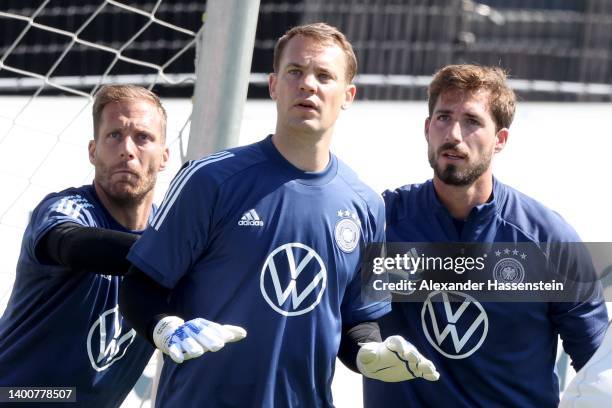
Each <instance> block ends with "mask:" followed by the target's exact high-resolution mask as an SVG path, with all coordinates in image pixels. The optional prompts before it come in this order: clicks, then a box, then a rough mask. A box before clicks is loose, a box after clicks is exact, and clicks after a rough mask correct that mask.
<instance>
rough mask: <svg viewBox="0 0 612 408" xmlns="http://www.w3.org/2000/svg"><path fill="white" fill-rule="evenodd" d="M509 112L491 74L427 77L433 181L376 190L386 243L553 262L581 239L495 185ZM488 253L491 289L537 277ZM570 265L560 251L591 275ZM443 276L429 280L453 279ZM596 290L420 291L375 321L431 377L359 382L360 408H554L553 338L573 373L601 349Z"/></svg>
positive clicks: (511, 106)
mask: <svg viewBox="0 0 612 408" xmlns="http://www.w3.org/2000/svg"><path fill="white" fill-rule="evenodd" d="M514 111H515V95H514V92H513V91H512V90H511V89H510V88H509V87H508V85H507V84H506V75H505V73H504V72H503V70H502V69H500V68H497V67H483V66H477V65H450V66H446V67H444V68H442V69H441V70H439V71H438V72H437V73H436V74H435V76H434V78H433V80H432V82H431V84H430V86H429V116H428V117H427V119H426V120H425V138H426V140H427V144H428V158H429V163H430V165H431V167H432V168H433V171H434V176H433V179H432V180H429V181H426V182H425V183H422V184H412V185H406V186H403V187H400V188H398V189H396V190H394V191H390V190H389V191H386V192H385V193H384V200H385V203H386V211H387V231H386V237H387V241H388V242H389V243H392V242H398V243H400V242H407V243H424V242H427V243H432V245H435V244H436V243H442V244H448V243H452V242H458V243H482V242H487V243H499V242H501V243H506V244H507V245H508V246H509V247H510V246H512V244H513V243H521V244H523V245H531V248H533V253H536V254H538V255H539V256H541V258H544V259H548V260H549V261H550V263H551V264H554V263H555V262H557V261H559V260H558V259H554V256H552V257H551V253H550V252H548V251H549V249H550V247H551V246H553V247H554V245H555V243H577V242H579V241H580V240H579V237H578V235H577V234H576V232H575V231H574V230H573V229H572V228H571V227H570V226H569V225H568V224H567V223H566V222H565V221H564V220H563V219H562V218H561V217H560V216H559V215H558V214H557V213H555V212H553V211H551V210H549V209H548V208H546V207H544V206H543V205H542V204H540V203H538V202H537V201H535V200H533V199H532V198H530V197H527V196H525V195H524V194H522V193H520V192H518V191H516V190H514V189H513V188H511V187H509V186H507V185H504V184H503V183H501V182H500V181H499V180H498V179H496V178H494V177H493V168H492V160H493V157H494V155H495V154H496V153H499V152H501V151H502V150H503V148H504V147H505V145H506V142H507V140H508V136H509V127H510V124H511V123H512V119H513V116H514ZM390 245H391V244H390ZM568 245H570V246H571V244H568ZM463 247H466V246H465V245H464V246H463ZM513 248H514V247H513ZM515 251H516V252H515ZM568 253H570V252H568ZM515 255H516V256H515ZM496 256H498V257H499V258H498V259H500V260H501V258H502V256H503V257H505V258H507V259H506V260H505V261H506V263H505V265H506V267H505V268H504V269H503V270H501V271H500V275H499V276H498V277H497V278H496V281H497V280H502V281H504V280H505V281H508V283H510V282H512V283H517V284H518V283H521V282H522V280H523V279H527V280H528V279H530V278H531V276H533V275H534V274H536V275H537V274H538V273H539V271H537V270H534V269H530V268H529V265H530V264H529V263H528V262H529V261H530V259H529V257H528V256H527V254H525V253H519V251H518V250H517V249H516V248H514V250H513V251H510V250H509V249H507V248H506V249H505V250H504V251H503V252H502V251H500V253H499V254H492V258H495V257H496ZM513 256H514V258H513ZM511 258H512V259H511ZM517 258H518V260H517ZM577 262H581V261H577V260H576V259H575V258H574V257H573V255H572V254H571V253H570V255H569V256H568V257H567V258H566V259H563V260H562V262H560V264H561V266H562V268H568V269H571V268H573V267H575V266H576V265H578V267H577V269H578V268H580V267H582V266H584V268H585V269H588V268H589V266H588V265H589V264H588V263H585V264H583V265H582V266H581V265H579V264H578V263H577ZM523 263H524V264H525V265H527V266H526V267H525V268H524V272H523V274H521V273H519V272H520V268H522V266H521V265H522V264H523ZM493 269H494V268H493ZM491 272H492V271H491V270H488V269H487V270H483V271H479V272H478V273H479V275H478V274H477V275H478V276H480V277H484V278H483V281H484V280H485V279H486V278H489V279H493V278H492V275H491ZM574 272H579V271H569V273H570V274H572V273H574ZM423 273H425V272H423ZM445 273H446V275H438V278H442V277H444V276H446V277H447V278H449V275H457V276H458V277H459V276H460V275H458V274H454V273H453V271H448V272H445ZM475 276H476V275H475ZM566 276H567V275H566ZM570 277H571V276H570ZM423 279H425V278H423ZM449 279H453V277H452V276H451V277H450V278H449ZM457 279H459V278H457ZM594 287H595V290H594V291H593V292H592V294H593V296H592V297H591V298H589V299H581V300H580V301H573V302H570V301H566V302H549V301H531V302H515V301H509V302H502V301H482V300H479V296H482V295H483V292H476V293H472V292H471V293H467V292H461V291H444V290H442V291H440V290H437V291H436V290H432V291H430V292H426V293H424V294H423V296H425V295H427V298H426V299H425V300H424V301H423V300H421V301H419V302H410V301H408V302H403V303H399V302H394V303H393V308H392V311H391V312H390V313H389V314H388V315H386V316H385V317H383V318H382V319H380V320H379V324H380V330H381V333H382V335H383V336H384V335H386V334H390V333H393V334H399V335H401V336H403V337H404V338H406V339H407V340H409V341H410V342H412V343H413V344H414V345H415V346H416V347H417V348H418V349H419V350H420V351H421V352H423V354H425V355H427V356H428V358H430V359H431V360H432V362H433V363H434V364H435V365H436V367H437V368H438V370H439V371H440V381H438V382H436V383H427V382H423V381H421V382H411V383H401V384H383V383H381V382H375V381H369V380H366V381H365V384H364V399H365V406H366V407H372V408H374V407H383V406H389V407H391V406H417V407H475V406H479V407H480V406H482V407H493V406H516V407H556V406H557V404H558V402H559V385H558V380H557V375H556V373H555V358H556V354H557V353H556V352H557V336H558V335H560V336H561V339H562V340H563V347H564V349H565V351H566V352H567V353H568V354H569V355H570V357H571V358H572V361H573V365H574V367H575V368H576V369H580V367H582V366H583V365H584V364H585V363H586V361H587V360H588V359H589V357H590V356H591V355H592V354H593V353H594V352H595V350H596V349H597V347H598V346H599V344H600V343H601V341H602V337H603V334H604V331H605V327H606V323H607V312H606V308H605V303H604V302H603V300H602V296H601V291H598V290H597V289H596V288H597V285H594ZM499 295H500V296H501V294H499ZM407 296H408V297H410V296H415V293H412V294H409V295H407ZM508 296H519V295H518V294H517V293H516V292H510V295H508ZM500 300H501V298H500ZM532 300H535V298H533V299H532Z"/></svg>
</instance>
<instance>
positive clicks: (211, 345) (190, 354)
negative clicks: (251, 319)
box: [153, 316, 246, 363]
mask: <svg viewBox="0 0 612 408" xmlns="http://www.w3.org/2000/svg"><path fill="white" fill-rule="evenodd" d="M245 337H246V330H244V329H243V328H242V327H239V326H231V325H229V324H224V325H221V324H218V323H215V322H211V321H209V320H206V319H202V318H197V319H193V320H189V321H188V322H184V321H183V319H181V318H180V317H177V316H166V317H164V318H163V319H162V320H160V321H159V322H157V324H156V325H155V329H153V341H154V343H155V345H156V346H157V348H158V349H160V350H161V351H162V352H164V353H165V354H167V355H169V356H170V358H172V360H174V362H176V363H182V362H183V361H185V360H189V359H192V358H196V357H200V356H201V355H202V354H204V353H206V352H207V351H213V352H214V351H218V350H220V349H222V348H223V346H225V343H233V342H236V341H240V340H242V339H244V338H245Z"/></svg>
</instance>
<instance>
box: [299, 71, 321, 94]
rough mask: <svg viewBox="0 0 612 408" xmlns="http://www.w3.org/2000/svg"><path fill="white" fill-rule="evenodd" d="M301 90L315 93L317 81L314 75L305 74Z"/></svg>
mask: <svg viewBox="0 0 612 408" xmlns="http://www.w3.org/2000/svg"><path fill="white" fill-rule="evenodd" d="M300 89H301V90H302V91H306V92H309V93H314V92H315V91H316V89H317V80H316V78H315V76H314V74H305V75H304V76H303V77H302V81H301V82H300Z"/></svg>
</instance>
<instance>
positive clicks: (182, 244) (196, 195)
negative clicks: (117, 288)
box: [127, 159, 218, 288]
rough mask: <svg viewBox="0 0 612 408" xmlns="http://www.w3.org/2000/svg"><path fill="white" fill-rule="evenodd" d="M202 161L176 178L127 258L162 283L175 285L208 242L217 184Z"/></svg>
mask: <svg viewBox="0 0 612 408" xmlns="http://www.w3.org/2000/svg"><path fill="white" fill-rule="evenodd" d="M202 162H204V163H206V161H205V160H204V159H203V160H199V161H194V162H188V163H186V164H185V165H184V166H183V168H182V169H181V170H180V171H179V172H178V173H177V175H176V176H175V177H174V179H173V181H172V183H171V184H170V187H169V188H168V191H167V192H166V196H165V197H164V200H163V202H162V204H161V205H160V207H159V209H158V211H157V213H156V215H155V217H153V219H152V220H151V221H150V223H149V226H148V228H147V229H146V230H145V232H144V233H143V234H142V236H141V237H140V239H139V240H138V241H137V242H136V243H135V244H134V246H133V247H132V249H131V250H130V252H129V254H128V257H127V258H128V260H129V261H130V262H131V263H133V264H134V265H136V266H137V267H138V268H139V269H141V270H142V271H143V272H145V273H146V274H147V275H148V276H149V277H151V278H152V279H154V280H155V281H156V282H158V283H159V284H161V285H163V286H165V287H167V288H173V287H174V286H175V285H176V283H177V282H178V281H179V280H180V279H181V278H182V277H183V276H184V275H185V274H186V273H187V272H188V271H189V270H190V268H191V267H192V266H193V264H194V263H195V261H196V259H197V258H198V257H199V256H200V255H201V253H202V252H203V250H204V249H205V247H206V245H207V240H208V237H209V227H210V223H211V221H210V220H211V217H212V213H213V206H214V203H215V201H216V196H217V194H218V193H217V191H218V187H217V183H216V182H215V181H214V178H213V177H212V176H211V175H210V173H209V172H208V171H207V170H208V169H207V168H206V167H205V165H202Z"/></svg>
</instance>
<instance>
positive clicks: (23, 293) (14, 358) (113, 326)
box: [0, 86, 168, 407]
mask: <svg viewBox="0 0 612 408" xmlns="http://www.w3.org/2000/svg"><path fill="white" fill-rule="evenodd" d="M93 128H94V139H93V140H91V141H90V143H89V160H90V162H91V163H92V164H93V165H94V167H95V176H94V181H93V184H92V185H85V186H81V187H77V188H68V189H66V190H64V191H61V192H59V193H51V194H49V195H48V196H46V197H45V198H44V199H43V200H42V202H41V203H40V204H39V205H38V206H37V207H36V209H35V210H34V211H33V213H32V217H31V220H30V223H29V224H28V226H27V229H26V231H25V233H24V236H23V242H22V247H21V253H20V256H19V260H18V264H17V273H16V278H15V283H14V287H13V291H12V294H11V297H10V299H9V302H8V306H7V308H6V310H5V313H4V315H3V316H2V319H1V320H0V386H2V387H10V389H13V390H16V389H19V388H21V387H36V388H38V387H75V390H74V391H73V392H72V393H71V394H67V393H64V394H62V395H63V396H64V397H68V395H69V396H70V399H71V400H72V401H76V402H77V406H82V407H116V406H119V405H120V404H121V402H122V401H123V399H124V398H125V397H126V395H127V394H128V393H129V391H130V389H131V388H132V387H133V385H134V384H135V383H136V381H137V380H138V378H139V376H140V374H141V373H142V370H143V369H144V367H145V365H146V364H147V362H148V360H149V358H150V356H151V354H152V352H153V348H152V347H151V346H150V345H149V344H148V343H147V341H146V340H145V339H144V338H142V337H140V336H137V335H136V332H135V331H134V329H132V328H131V327H130V326H129V325H128V324H127V322H126V321H125V320H124V319H123V317H122V315H121V313H120V312H119V310H118V295H119V286H120V284H121V281H122V279H123V276H122V275H124V274H125V272H126V271H127V269H128V263H127V261H126V260H125V256H126V254H127V252H128V250H129V248H130V247H131V245H132V244H133V243H134V242H135V241H136V239H137V237H138V236H139V234H140V233H141V231H142V230H143V229H144V228H145V227H146V225H147V221H148V220H149V218H150V217H152V216H153V194H154V186H155V182H156V178H157V173H158V171H160V170H163V169H164V167H165V165H166V162H167V160H168V149H167V148H166V147H165V138H166V135H165V131H166V112H165V110H164V108H163V107H162V105H161V102H160V100H159V98H158V97H157V96H156V95H155V94H153V93H152V92H150V91H148V90H147V89H144V88H141V87H136V86H105V87H103V88H102V89H100V91H99V92H98V93H97V94H96V96H95V99H94V104H93ZM35 401H39V402H40V401H41V399H38V400H35ZM56 401H66V399H59V400H56ZM43 404H45V403H43Z"/></svg>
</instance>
